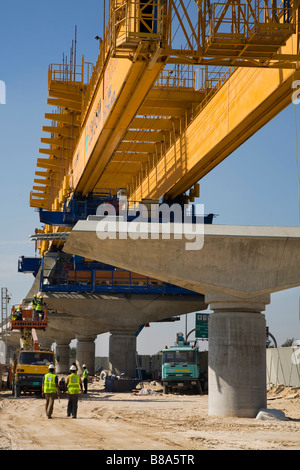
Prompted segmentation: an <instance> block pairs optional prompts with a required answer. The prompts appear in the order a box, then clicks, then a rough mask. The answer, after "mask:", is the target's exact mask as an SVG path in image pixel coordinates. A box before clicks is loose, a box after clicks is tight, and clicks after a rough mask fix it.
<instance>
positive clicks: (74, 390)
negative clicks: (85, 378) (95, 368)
mask: <svg viewBox="0 0 300 470" xmlns="http://www.w3.org/2000/svg"><path fill="white" fill-rule="evenodd" d="M67 389H68V394H69V395H68V398H69V399H68V409H67V416H71V415H72V418H77V409H78V398H79V396H80V394H81V393H82V392H83V388H82V380H81V377H80V375H78V374H77V369H76V366H74V365H72V366H71V367H70V375H69V376H68V378H67Z"/></svg>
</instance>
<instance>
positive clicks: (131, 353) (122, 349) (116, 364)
mask: <svg viewBox="0 0 300 470" xmlns="http://www.w3.org/2000/svg"><path fill="white" fill-rule="evenodd" d="M109 369H110V372H111V373H112V374H115V375H120V374H122V373H124V374H125V376H126V377H130V378H131V379H134V378H135V377H136V332H133V331H131V332H127V331H111V335H110V337H109Z"/></svg>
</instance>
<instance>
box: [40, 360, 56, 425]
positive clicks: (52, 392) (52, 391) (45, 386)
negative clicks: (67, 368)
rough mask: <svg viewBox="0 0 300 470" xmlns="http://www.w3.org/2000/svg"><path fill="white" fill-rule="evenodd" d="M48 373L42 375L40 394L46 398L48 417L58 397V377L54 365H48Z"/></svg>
mask: <svg viewBox="0 0 300 470" xmlns="http://www.w3.org/2000/svg"><path fill="white" fill-rule="evenodd" d="M48 371H49V372H48V374H46V375H44V377H43V383H42V395H43V396H45V398H46V407H45V408H46V415H47V418H48V419H51V418H52V413H53V408H54V400H56V398H57V397H60V391H59V387H58V377H57V375H55V366H54V364H50V365H49V367H48Z"/></svg>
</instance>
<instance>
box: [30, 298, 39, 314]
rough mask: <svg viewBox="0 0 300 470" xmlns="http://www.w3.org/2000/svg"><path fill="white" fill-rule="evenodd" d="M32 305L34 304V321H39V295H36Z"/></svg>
mask: <svg viewBox="0 0 300 470" xmlns="http://www.w3.org/2000/svg"><path fill="white" fill-rule="evenodd" d="M31 303H32V310H33V315H32V320H38V319H39V315H38V313H36V308H37V306H38V299H37V295H36V294H34V296H33V299H32V302H31Z"/></svg>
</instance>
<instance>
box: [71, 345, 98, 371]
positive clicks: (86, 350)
mask: <svg viewBox="0 0 300 470" xmlns="http://www.w3.org/2000/svg"><path fill="white" fill-rule="evenodd" d="M95 339H96V338H90V337H89V338H86V337H81V336H79V337H78V336H77V351H76V364H77V367H78V372H79V374H82V373H83V368H82V365H83V364H86V366H87V369H88V371H89V374H90V375H94V374H95V349H96V346H95Z"/></svg>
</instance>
